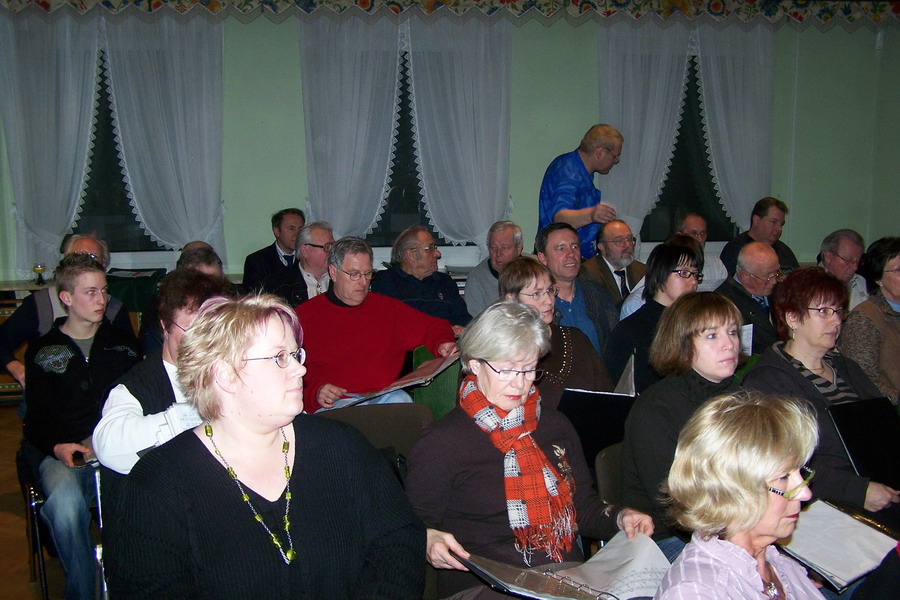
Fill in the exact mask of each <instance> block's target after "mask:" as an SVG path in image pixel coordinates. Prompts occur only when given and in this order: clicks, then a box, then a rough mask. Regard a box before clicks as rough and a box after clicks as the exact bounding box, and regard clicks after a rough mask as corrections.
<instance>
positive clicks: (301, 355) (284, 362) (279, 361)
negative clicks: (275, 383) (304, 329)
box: [244, 348, 306, 369]
mask: <svg viewBox="0 0 900 600" xmlns="http://www.w3.org/2000/svg"><path fill="white" fill-rule="evenodd" d="M291 359H294V360H296V361H297V362H299V363H300V364H301V365H302V364H303V363H305V362H306V350H304V349H303V348H297V350H295V351H294V352H288V351H287V350H282V351H281V352H279V353H278V354H276V355H275V356H260V357H259V358H245V359H244V360H274V361H275V364H276V365H278V366H279V367H281V368H282V369H287V368H288V366H289V365H290V364H291Z"/></svg>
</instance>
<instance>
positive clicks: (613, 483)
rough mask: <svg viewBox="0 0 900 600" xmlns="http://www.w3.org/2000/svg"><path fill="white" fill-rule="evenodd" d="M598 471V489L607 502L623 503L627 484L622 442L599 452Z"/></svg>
mask: <svg viewBox="0 0 900 600" xmlns="http://www.w3.org/2000/svg"><path fill="white" fill-rule="evenodd" d="M594 468H595V469H596V471H597V491H598V492H599V493H600V499H601V500H603V501H604V502H606V503H607V504H614V505H617V506H621V505H622V497H623V496H624V493H623V488H624V487H625V484H624V483H623V480H622V444H621V443H618V444H613V445H612V446H609V447H607V448H604V449H603V450H601V451H600V453H599V454H597V458H596V459H595V461H594Z"/></svg>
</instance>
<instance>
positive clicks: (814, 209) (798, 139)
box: [772, 28, 900, 262]
mask: <svg viewBox="0 0 900 600" xmlns="http://www.w3.org/2000/svg"><path fill="white" fill-rule="evenodd" d="M885 52H886V51H885V50H881V51H879V50H876V49H875V34H874V32H871V31H866V30H862V29H861V30H858V31H855V32H853V33H847V32H845V31H843V30H841V29H839V28H834V29H832V30H831V31H828V32H825V33H823V32H820V31H816V30H813V29H808V30H806V31H804V32H802V33H797V32H796V31H793V30H791V29H788V28H782V29H781V30H779V31H778V34H777V37H776V56H777V59H776V79H775V107H776V114H777V117H776V120H775V127H774V132H773V133H774V143H773V146H774V149H773V167H774V168H773V188H772V193H773V195H774V196H777V197H779V198H781V199H783V200H784V201H785V202H787V203H788V206H789V207H790V208H791V212H790V215H789V216H788V227H787V229H786V231H785V234H784V236H783V238H782V239H783V240H784V241H785V242H786V243H787V244H788V245H790V246H791V247H792V248H793V249H794V251H795V252H796V254H797V257H798V258H799V259H800V261H801V262H803V261H812V260H814V259H815V255H816V253H817V251H818V244H819V243H820V242H821V240H822V238H823V237H824V236H825V234H827V233H829V232H831V231H833V230H835V229H838V228H841V227H850V228H852V229H856V230H857V231H859V232H860V233H861V234H862V235H863V236H864V237H865V238H866V239H867V240H869V239H871V237H872V234H873V232H875V229H873V225H875V224H876V223H879V225H878V227H880V229H879V230H878V231H879V232H880V233H884V232H886V231H888V229H887V228H888V227H889V226H888V225H881V224H880V222H881V221H882V220H885V218H888V220H890V221H892V222H893V223H892V224H893V227H894V228H893V233H894V234H895V235H896V234H898V233H900V230H898V228H897V217H898V216H900V208H898V207H897V205H896V201H895V203H894V206H892V207H891V208H890V210H889V212H888V213H884V211H883V210H881V211H875V210H874V208H875V205H876V201H875V198H876V197H882V196H883V195H885V194H887V193H888V190H885V189H882V188H881V182H880V180H879V179H878V177H879V174H878V172H877V166H876V163H875V160H874V158H875V153H876V139H877V138H882V145H883V147H884V148H885V150H883V151H885V152H890V153H891V154H892V155H893V157H894V158H895V161H896V157H897V156H900V146H898V143H897V139H896V133H897V127H896V125H897V123H898V121H897V120H896V119H895V120H894V122H893V125H894V127H893V129H894V135H893V136H892V138H893V139H890V140H889V139H886V138H885V136H884V135H883V134H881V133H880V132H879V131H878V130H879V129H882V128H885V125H886V124H885V123H879V120H878V118H877V116H876V105H877V104H878V103H879V97H878V94H879V93H880V89H879V88H880V87H881V85H882V80H883V79H894V80H895V81H896V79H897V78H898V76H900V69H898V65H897V60H896V58H897V56H898V55H897V54H896V53H895V54H894V60H893V65H886V64H884V63H885V62H886V61H884V58H885ZM895 88H896V84H895ZM895 98H896V96H895ZM893 104H896V102H895V101H894V102H892V105H893ZM794 119H795V120H794ZM887 168H888V166H887V164H886V163H882V170H885V169H887ZM894 169H896V167H894ZM876 182H878V185H877V187H876ZM885 183H888V182H887V181H885ZM897 191H898V188H897V186H896V179H894V186H893V190H892V191H891V195H893V196H895V197H896V195H897ZM876 212H877V213H880V214H876ZM891 216H893V218H892V219H890V218H889V217H891Z"/></svg>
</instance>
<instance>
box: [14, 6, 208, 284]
mask: <svg viewBox="0 0 900 600" xmlns="http://www.w3.org/2000/svg"><path fill="white" fill-rule="evenodd" d="M104 32H105V35H106V36H107V37H108V52H109V64H110V82H111V88H112V92H113V93H112V97H113V101H114V103H115V107H116V109H117V111H116V116H117V132H118V137H119V141H120V144H121V152H122V155H123V162H124V165H125V167H126V179H127V181H128V184H129V193H130V195H131V202H132V205H133V206H134V207H135V212H136V213H137V216H138V219H139V221H140V222H141V223H142V225H143V227H144V228H145V229H146V230H147V231H148V232H149V233H150V234H151V236H152V237H153V238H154V239H157V240H159V241H160V242H162V243H163V244H164V245H166V246H168V247H178V246H181V245H183V244H185V243H186V242H189V241H191V240H197V239H199V240H205V241H208V242H209V243H211V244H212V245H213V247H215V248H216V249H217V250H218V251H219V252H220V253H222V254H223V259H224V250H225V240H224V236H223V233H222V212H223V206H222V202H221V194H220V189H219V188H220V182H221V146H222V85H221V81H222V24H221V23H218V24H210V23H208V22H207V21H205V20H203V19H199V18H193V19H189V20H185V19H178V20H177V21H176V17H175V16H174V15H172V16H170V15H163V16H162V18H160V19H156V20H154V21H153V22H151V23H148V22H146V21H143V20H141V19H139V18H138V17H136V16H126V17H124V18H121V19H116V20H114V21H111V22H106V21H103V20H102V19H101V18H100V17H99V16H97V15H96V13H95V14H94V15H88V16H84V17H76V16H72V15H69V14H64V11H60V13H59V14H58V15H42V14H38V13H37V12H33V11H27V12H24V13H20V14H17V15H9V14H7V13H3V14H0V96H2V97H3V99H4V101H3V102H0V111H2V116H3V126H4V135H5V138H6V143H7V148H8V151H9V161H10V172H11V173H12V184H13V194H14V196H15V199H16V202H15V211H16V223H17V227H16V230H17V242H18V243H17V249H18V254H17V258H16V266H17V275H18V276H19V277H27V276H29V275H30V272H31V265H32V264H33V263H34V262H36V261H41V262H44V263H46V264H47V265H48V268H52V267H53V265H55V264H56V262H57V260H58V257H59V246H60V243H61V241H62V239H63V237H64V236H65V235H66V234H67V233H68V232H69V231H71V229H72V227H73V225H74V223H75V220H76V218H77V215H78V210H79V207H80V204H81V194H82V188H83V185H84V183H85V179H86V174H87V161H88V158H89V155H90V154H89V151H90V146H91V136H92V125H93V115H92V111H93V109H94V102H95V95H96V86H97V64H98V53H99V48H100V47H101V45H102V44H103V43H104V42H103V37H104Z"/></svg>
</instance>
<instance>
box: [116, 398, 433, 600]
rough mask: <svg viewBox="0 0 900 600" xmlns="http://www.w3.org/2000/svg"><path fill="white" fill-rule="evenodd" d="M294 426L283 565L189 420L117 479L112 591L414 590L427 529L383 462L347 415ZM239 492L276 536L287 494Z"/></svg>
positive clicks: (395, 595) (222, 595)
mask: <svg viewBox="0 0 900 600" xmlns="http://www.w3.org/2000/svg"><path fill="white" fill-rule="evenodd" d="M293 426H294V432H295V440H296V441H295V457H294V466H293V469H292V476H291V482H290V491H291V494H292V499H291V508H290V521H291V535H292V538H293V541H294V548H295V550H296V552H297V558H296V559H295V560H294V561H293V562H292V563H291V564H290V565H286V564H285V563H284V561H283V560H282V558H281V555H280V554H279V553H278V551H277V550H276V549H275V547H274V546H273V544H272V541H271V539H270V538H269V537H268V535H267V534H266V533H265V532H264V531H263V529H262V527H261V526H260V525H259V523H257V522H256V521H254V519H253V515H252V514H251V512H250V508H249V507H248V506H247V505H246V503H245V502H243V501H242V500H241V496H240V492H239V491H238V487H237V485H236V484H235V483H234V481H233V480H232V479H231V478H230V477H229V476H228V475H227V473H226V471H225V468H224V467H222V465H221V464H220V463H219V462H218V460H217V459H216V458H215V457H214V456H213V455H212V454H210V453H209V451H208V450H207V449H206V447H205V446H204V445H203V443H202V442H201V441H200V440H199V439H198V438H197V436H196V434H195V433H194V432H193V430H188V431H185V432H184V433H182V434H181V435H179V436H178V437H176V438H175V439H173V440H172V441H170V442H168V443H166V444H164V445H162V446H160V447H158V448H156V449H154V450H153V451H151V452H150V453H149V454H147V455H146V456H144V457H143V458H142V459H141V460H140V461H138V464H137V465H135V467H134V469H133V470H132V471H131V474H130V475H129V476H128V477H127V478H126V480H125V485H124V486H123V489H122V495H121V499H120V502H119V506H118V510H117V511H116V515H117V526H116V527H115V536H113V538H112V539H110V540H108V541H107V544H108V545H109V550H108V552H106V553H105V556H107V557H108V558H107V561H106V562H107V571H106V573H107V576H108V578H109V587H110V592H111V597H113V598H154V599H162V598H215V599H217V600H226V599H228V598H236V599H244V598H278V599H289V598H307V599H310V600H324V599H326V598H327V599H329V600H331V599H335V600H338V599H341V598H367V599H376V598H385V599H388V598H390V599H402V598H408V599H410V600H412V599H414V598H421V594H422V588H423V586H424V577H425V562H424V558H425V535H424V531H423V528H422V525H421V523H420V522H419V520H418V519H417V518H416V517H415V515H414V514H413V512H412V510H411V509H410V506H409V503H408V502H407V500H406V498H405V496H404V495H403V490H401V489H400V486H399V484H398V483H397V480H396V478H395V477H394V476H393V474H392V473H391V472H390V470H389V469H388V467H387V465H386V464H385V461H384V460H383V459H382V458H381V456H379V455H378V453H376V452H375V450H374V449H373V448H372V447H371V446H370V445H369V444H368V443H367V442H366V441H365V439H364V438H363V437H362V436H361V435H360V434H359V433H358V432H357V431H356V430H354V429H353V428H351V427H350V426H348V425H345V424H343V423H338V422H335V421H332V420H329V419H315V418H313V417H310V416H308V415H299V416H298V417H297V418H296V419H295V421H294V425H293ZM238 477H240V473H238ZM245 489H247V488H245ZM247 493H248V494H249V496H250V500H251V502H252V503H253V505H254V506H255V507H256V509H257V510H258V511H259V512H260V514H262V515H263V518H264V519H265V521H266V523H267V524H268V525H269V529H270V530H272V531H274V532H279V533H280V535H279V538H280V539H282V540H283V541H284V529H283V526H282V525H280V523H279V522H280V520H281V518H282V517H283V516H284V506H285V498H284V495H282V497H281V498H279V500H277V501H276V502H268V501H267V500H266V499H265V498H262V497H261V496H259V495H257V494H256V493H254V492H253V491H252V490H250V489H247Z"/></svg>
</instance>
